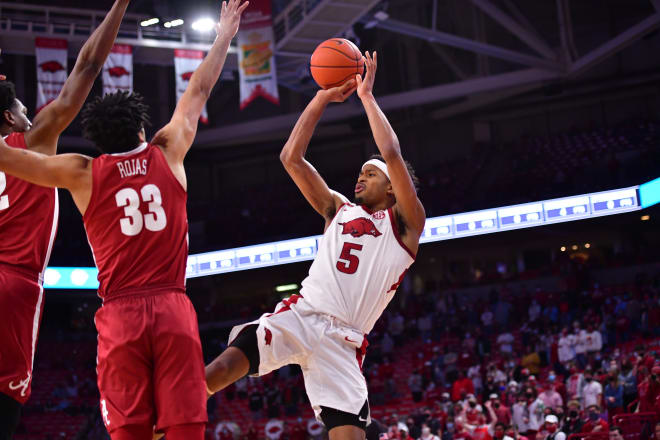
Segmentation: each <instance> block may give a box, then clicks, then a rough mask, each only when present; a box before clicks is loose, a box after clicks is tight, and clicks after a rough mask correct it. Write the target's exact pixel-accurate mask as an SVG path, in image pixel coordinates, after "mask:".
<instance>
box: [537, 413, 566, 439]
mask: <svg viewBox="0 0 660 440" xmlns="http://www.w3.org/2000/svg"><path fill="white" fill-rule="evenodd" d="M541 433H543V434H542V435H541V438H542V440H566V434H565V433H564V432H562V431H561V430H559V419H558V418H557V416H556V415H554V414H549V415H547V416H545V424H544V425H543V430H542V431H541ZM541 433H539V434H541ZM536 438H537V439H538V438H539V436H537V437H536Z"/></svg>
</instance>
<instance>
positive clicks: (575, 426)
mask: <svg viewBox="0 0 660 440" xmlns="http://www.w3.org/2000/svg"><path fill="white" fill-rule="evenodd" d="M566 407H567V410H568V413H567V414H566V420H564V425H563V426H562V427H561V430H562V431H564V432H565V433H566V434H567V435H570V434H577V433H578V432H582V426H583V425H584V422H583V421H582V418H581V417H580V402H578V401H577V400H571V401H569V402H568V403H567V404H566Z"/></svg>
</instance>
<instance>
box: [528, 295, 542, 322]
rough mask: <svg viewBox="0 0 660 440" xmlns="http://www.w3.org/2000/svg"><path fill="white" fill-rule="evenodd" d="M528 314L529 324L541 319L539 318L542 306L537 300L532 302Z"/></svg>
mask: <svg viewBox="0 0 660 440" xmlns="http://www.w3.org/2000/svg"><path fill="white" fill-rule="evenodd" d="M527 312H528V314H529V322H534V321H536V320H537V319H539V316H540V315H541V305H540V304H539V302H538V301H537V300H536V299H533V300H532V303H531V304H530V305H529V309H528V310H527Z"/></svg>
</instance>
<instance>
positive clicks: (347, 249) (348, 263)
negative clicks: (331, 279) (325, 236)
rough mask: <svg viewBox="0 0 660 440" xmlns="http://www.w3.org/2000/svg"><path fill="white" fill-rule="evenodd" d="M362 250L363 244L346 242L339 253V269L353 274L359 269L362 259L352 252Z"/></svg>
mask: <svg viewBox="0 0 660 440" xmlns="http://www.w3.org/2000/svg"><path fill="white" fill-rule="evenodd" d="M361 250H362V245H361V244H356V243H348V242H346V243H344V247H343V248H342V250H341V254H340V255H339V261H337V270H338V271H340V272H344V273H347V274H349V275H353V274H354V273H355V272H357V270H358V266H359V265H360V259H359V258H358V257H357V255H355V254H352V253H351V251H356V252H359V251H361Z"/></svg>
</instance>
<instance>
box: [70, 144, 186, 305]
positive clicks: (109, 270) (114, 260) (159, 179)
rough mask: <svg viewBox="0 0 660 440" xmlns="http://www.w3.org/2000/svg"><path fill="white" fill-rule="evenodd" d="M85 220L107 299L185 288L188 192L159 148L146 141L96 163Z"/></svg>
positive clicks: (101, 285)
mask: <svg viewBox="0 0 660 440" xmlns="http://www.w3.org/2000/svg"><path fill="white" fill-rule="evenodd" d="M92 178H93V186H92V195H91V198H90V201H89V206H88V207H87V211H86V212H85V215H84V216H83V222H84V224H85V229H86V231H87V238H88V240H89V244H90V246H91V248H92V252H93V254H94V260H95V261H96V266H97V267H98V269H99V277H98V278H99V283H100V287H99V296H100V297H101V298H104V299H109V298H114V297H119V296H125V295H131V294H138V293H141V292H145V293H146V292H150V293H153V292H154V291H155V292H157V291H159V290H163V291H167V292H172V291H177V290H178V291H185V275H186V262H187V259H188V217H187V215H186V199H187V194H186V191H185V190H184V189H183V187H182V186H181V184H180V183H179V181H178V180H177V179H176V177H175V176H174V174H173V173H172V170H171V169H170V167H169V165H168V164H167V160H166V159H165V155H164V154H163V152H162V151H161V150H160V148H159V147H157V146H155V145H151V144H146V143H145V144H142V145H140V146H139V147H138V148H136V149H135V150H132V151H129V152H127V153H121V154H111V155H109V154H104V155H102V156H100V157H98V158H96V159H94V160H93V162H92Z"/></svg>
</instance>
